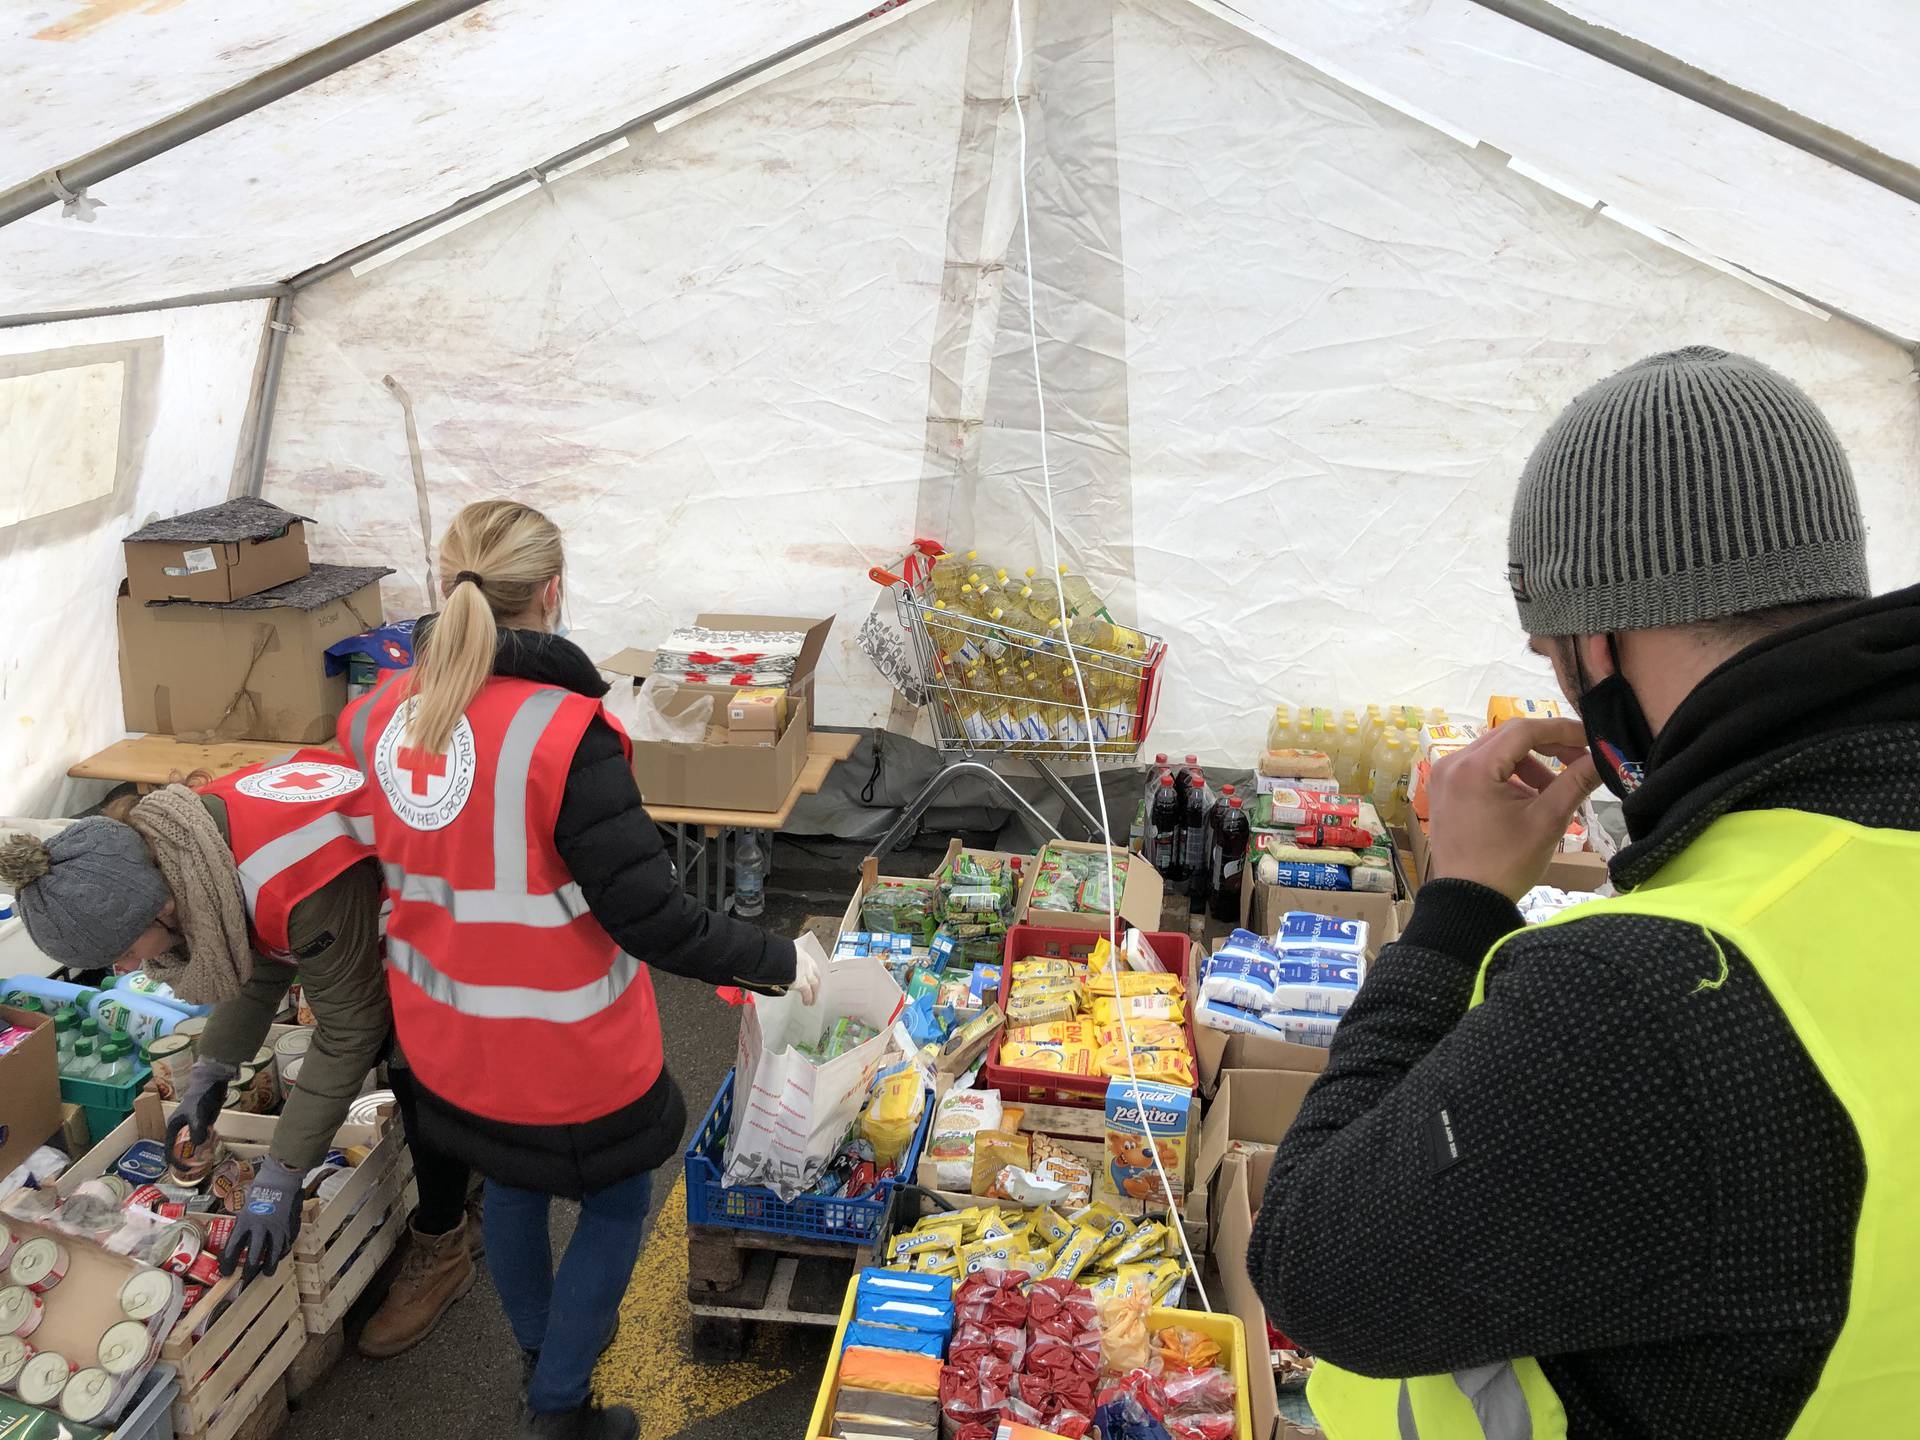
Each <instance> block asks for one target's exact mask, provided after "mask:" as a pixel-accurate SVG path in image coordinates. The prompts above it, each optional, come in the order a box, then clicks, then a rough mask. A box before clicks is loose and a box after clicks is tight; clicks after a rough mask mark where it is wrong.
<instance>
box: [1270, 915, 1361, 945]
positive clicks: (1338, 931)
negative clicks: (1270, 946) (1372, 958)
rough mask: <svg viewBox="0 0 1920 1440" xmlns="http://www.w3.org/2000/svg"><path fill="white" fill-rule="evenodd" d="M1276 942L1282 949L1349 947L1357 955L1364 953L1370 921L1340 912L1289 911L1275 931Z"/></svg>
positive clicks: (1274, 941) (1282, 917)
mask: <svg viewBox="0 0 1920 1440" xmlns="http://www.w3.org/2000/svg"><path fill="white" fill-rule="evenodd" d="M1273 943H1274V944H1275V945H1277V946H1279V947H1280V948H1281V949H1282V950H1286V949H1289V948H1291V947H1292V946H1295V945H1311V946H1314V947H1315V948H1317V949H1321V950H1349V951H1351V952H1353V953H1354V954H1355V955H1364V954H1366V953H1367V922H1366V921H1364V920H1347V919H1343V918H1341V917H1340V916H1338V915H1315V914H1314V913H1313V912H1312V911H1310V910H1289V911H1288V912H1287V913H1286V914H1284V915H1282V916H1281V917H1280V928H1279V929H1278V930H1276V931H1275V932H1274V936H1273Z"/></svg>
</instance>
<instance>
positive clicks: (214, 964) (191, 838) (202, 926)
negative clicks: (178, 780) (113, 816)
mask: <svg viewBox="0 0 1920 1440" xmlns="http://www.w3.org/2000/svg"><path fill="white" fill-rule="evenodd" d="M127 823H128V824H129V825H131V826H133V828H134V829H135V830H137V831H138V832H139V833H140V838H141V839H142V840H145V841H146V842H147V848H148V849H150V850H152V851H153V858H154V863H156V864H157V865H159V867H160V874H161V876H162V877H163V878H164V879H165V880H166V882H167V888H168V889H169V890H171V891H172V892H173V903H174V924H175V925H177V926H178V927H179V930H180V934H181V938H182V939H183V940H184V941H185V949H186V953H185V954H184V955H182V954H181V953H180V952H179V951H170V952H169V953H167V954H165V955H162V956H161V957H160V958H159V959H157V960H149V961H148V962H147V966H146V969H147V973H148V974H150V975H152V976H153V977H154V978H155V979H156V980H164V981H166V982H167V984H169V985H171V986H172V987H173V993H174V994H176V995H178V996H179V997H180V998H181V999H182V1000H185V1001H186V1002H187V1003H188V1004H190V1005H217V1004H219V1003H220V1002H221V1001H222V1000H225V999H226V998H227V997H229V996H231V995H236V994H238V993H239V991H240V987H241V986H242V985H244V984H246V983H247V978H248V977H249V976H250V975H252V974H253V946H252V944H251V942H250V941H249V939H248V936H247V902H246V897H245V896H244V895H243V894H242V893H241V890H240V871H239V869H238V868H237V867H236V866H235V865H234V863H233V851H232V849H231V848H230V847H229V846H228V844H227V841H226V837H225V836H223V835H221V833H220V827H219V826H218V825H217V824H215V823H214V819H213V816H212V815H210V814H208V813H207V807H206V806H205V805H203V804H202V803H201V801H200V797H199V796H198V795H196V794H194V793H193V791H191V790H189V789H188V788H187V787H186V786H184V785H168V786H166V787H165V788H164V789H161V790H156V791H154V792H153V793H152V794H151V795H148V796H146V797H145V798H144V799H142V800H141V801H140V803H139V804H137V805H135V806H134V807H133V810H132V812H131V813H130V814H129V815H128V816H127Z"/></svg>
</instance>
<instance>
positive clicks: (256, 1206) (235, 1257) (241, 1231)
mask: <svg viewBox="0 0 1920 1440" xmlns="http://www.w3.org/2000/svg"><path fill="white" fill-rule="evenodd" d="M303 1178H304V1177H303V1176H302V1175H301V1173H300V1172H299V1171H298V1170H295V1169H292V1168H291V1167H289V1166H286V1165H282V1164H281V1163H280V1162H279V1161H278V1160H276V1159H274V1158H273V1157H272V1156H271V1155H269V1156H267V1158H266V1159H264V1160H262V1161H261V1162H260V1168H259V1170H257V1171H256V1172H254V1177H253V1184H251V1185H249V1186H248V1187H247V1198H246V1202H245V1203H244V1204H242V1205H241V1207H240V1213H239V1214H238V1215H236V1216H235V1217H234V1221H233V1234H232V1236H231V1237H230V1238H229V1239H228V1240H227V1248H226V1249H225V1250H223V1251H221V1252H220V1273H221V1274H222V1275H231V1274H232V1273H233V1270H234V1267H235V1266H236V1265H238V1264H239V1263H240V1258H241V1256H243V1255H244V1256H245V1257H246V1261H247V1273H246V1278H247V1279H248V1280H251V1279H253V1277H254V1276H256V1275H261V1274H265V1275H271V1274H272V1273H273V1272H274V1271H275V1270H277V1269H279V1268H280V1262H281V1261H282V1260H284V1259H286V1258H287V1256H288V1255H289V1254H291V1253H292V1251H293V1242H294V1240H295V1239H296V1238H297V1237H298V1236H299V1234H300V1202H301V1195H300V1182H301V1181H302V1179H303Z"/></svg>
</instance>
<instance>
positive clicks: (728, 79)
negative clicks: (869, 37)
mask: <svg viewBox="0 0 1920 1440" xmlns="http://www.w3.org/2000/svg"><path fill="white" fill-rule="evenodd" d="M912 3H914V0H892V3H890V4H882V5H879V6H877V7H875V8H874V9H872V10H870V11H867V12H864V13H862V14H859V15H856V16H854V17H853V19H851V20H846V21H842V22H841V23H840V24H838V25H835V26H833V27H832V28H830V29H827V30H823V31H821V32H820V33H819V34H818V35H813V36H809V37H808V38H807V39H805V40H801V41H797V42H795V43H794V44H792V45H788V46H787V47H785V48H784V49H781V50H776V51H775V52H774V53H773V54H771V55H768V56H766V57H764V58H763V59H760V60H756V61H754V62H753V63H752V64H751V65H745V66H742V67H741V68H740V69H738V70H735V71H734V72H733V73H732V74H730V75H723V76H721V77H720V78H719V79H718V80H715V81H713V82H712V83H710V84H707V85H702V86H701V87H700V88H699V89H698V90H694V91H692V92H691V93H689V94H686V95H681V96H678V97H677V98H675V99H673V100H669V101H668V102H667V103H666V104H664V105H659V106H656V107H655V108H653V109H652V110H649V111H647V112H646V113H645V114H644V115H636V116H635V117H634V118H633V119H631V120H628V121H626V122H625V123H623V124H621V125H617V126H615V127H614V128H613V129H611V130H604V131H602V132H601V133H600V134H598V135H595V136H594V137H592V138H591V139H589V140H583V141H581V142H580V143H579V144H578V145H574V146H570V147H569V148H567V149H565V150H562V151H561V152H560V153H559V154H558V155H555V156H553V157H551V158H550V159H547V160H543V161H542V162H541V163H540V164H538V165H535V166H532V167H530V168H528V169H525V170H521V171H519V172H518V173H516V174H514V175H511V176H509V177H508V178H506V179H505V180H501V181H499V182H497V183H496V184H493V185H489V186H488V187H487V188H486V189H484V190H476V191H475V192H474V193H473V194H471V195H467V196H463V197H462V198H461V199H458V200H456V201H454V202H453V203H452V204H451V205H446V206H443V207H441V208H440V209H438V210H436V211H434V212H433V213H432V214H431V215H424V216H422V217H421V218H420V219H418V220H411V221H409V222H408V223H406V224H405V225H400V226H397V227H395V228H394V229H392V230H389V231H387V233H386V234H384V235H376V236H375V237H374V238H373V239H371V240H368V241H366V242H365V243H363V244H360V245H356V246H354V247H353V248H352V249H351V250H346V251H343V252H341V253H340V254H338V255H336V256H334V257H333V259H331V260H325V261H322V262H321V263H320V264H318V265H315V266H313V267H311V268H310V269H307V270H303V271H301V272H300V273H299V274H297V275H294V276H292V277H291V278H290V279H289V280H288V281H287V283H288V284H289V285H291V286H292V287H293V288H294V289H295V290H304V289H306V287H307V286H309V285H313V284H317V283H318V282H320V281H322V280H325V279H328V278H329V277H331V276H334V275H338V274H339V273H340V272H341V271H342V270H348V269H351V268H352V267H353V266H355V265H358V264H360V263H361V262H362V261H365V260H370V259H372V258H373V257H374V256H375V255H378V254H380V253H381V252H382V251H384V250H389V249H391V248H392V247H394V246H395V245H399V244H403V243H404V242H406V241H408V240H411V239H412V238H413V237H414V236H416V235H418V234H421V233H422V232H423V231H427V230H431V229H433V228H434V227H435V226H438V225H444V224H446V223H447V222H448V221H449V220H457V219H459V218H460V217H461V216H462V215H464V214H466V213H467V212H468V211H469V210H474V209H478V208H479V207H480V206H482V205H485V204H486V203H487V202H488V201H489V200H495V199H498V198H499V197H500V196H502V195H504V194H506V193H507V192H508V191H509V190H512V189H514V188H515V187H516V186H519V185H524V184H526V183H527V181H528V180H529V179H533V180H536V181H538V182H539V183H540V184H543V185H544V184H546V183H547V177H548V175H549V174H551V173H552V172H553V171H555V170H558V169H560V168H561V167H562V166H564V165H569V164H571V163H573V162H574V161H575V160H578V159H580V158H581V157H582V156H584V155H589V154H591V153H592V152H593V151H595V150H599V149H602V148H604V147H606V146H608V145H611V144H612V143H613V142H614V141H616V140H627V141H633V140H635V139H637V138H638V134H637V132H639V131H640V130H643V129H645V128H646V127H647V126H649V125H651V124H653V123H654V121H656V120H662V119H665V118H666V117H667V116H669V115H672V114H673V113H675V112H676V111H679V110H684V109H686V108H687V107H688V106H689V105H697V104H699V103H700V102H701V101H702V100H706V99H708V98H710V97H712V96H714V95H717V94H719V93H720V92H721V91H723V90H727V89H730V88H731V87H733V86H735V85H738V84H740V83H741V82H742V81H745V80H751V79H752V78H753V77H754V76H756V75H759V74H761V73H762V72H763V71H766V70H771V69H772V68H773V67H774V66H776V65H784V64H785V63H786V62H787V61H789V60H791V59H793V58H794V57H796V56H799V55H804V54H805V53H806V52H807V51H809V50H812V49H814V48H815V47H817V46H820V45H824V44H826V43H827V42H829V41H831V40H836V39H838V38H839V37H840V36H842V35H844V34H846V33H847V32H848V31H849V30H853V29H856V28H858V27H859V26H862V25H865V24H866V23H867V22H868V21H870V20H873V19H875V18H876V17H878V16H880V15H882V14H885V13H888V12H891V11H894V10H899V9H904V8H905V7H906V6H907V5H910V4H912Z"/></svg>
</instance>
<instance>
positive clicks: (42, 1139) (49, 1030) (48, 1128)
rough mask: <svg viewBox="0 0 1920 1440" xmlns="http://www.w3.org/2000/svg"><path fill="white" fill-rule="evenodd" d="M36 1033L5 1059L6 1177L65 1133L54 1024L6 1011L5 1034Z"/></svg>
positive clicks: (0, 1010)
mask: <svg viewBox="0 0 1920 1440" xmlns="http://www.w3.org/2000/svg"><path fill="white" fill-rule="evenodd" d="M9 1025H19V1026H23V1027H25V1028H26V1029H28V1030H31V1031H33V1034H31V1035H29V1036H28V1037H27V1038H26V1039H25V1040H22V1041H21V1042H20V1043H19V1044H18V1045H16V1046H14V1047H13V1049H11V1050H9V1051H8V1052H7V1053H6V1054H4V1055H0V1175H5V1174H7V1173H8V1172H9V1171H11V1170H12V1169H13V1167H14V1166H16V1165H18V1164H19V1163H20V1162H21V1161H22V1160H25V1159H26V1158H27V1156H29V1155H31V1154H32V1153H33V1152H34V1150H35V1149H36V1148H38V1147H39V1146H41V1145H44V1144H46V1143H47V1141H48V1140H49V1139H50V1138H51V1137H53V1136H55V1135H58V1134H59V1133H60V1060H59V1056H58V1055H57V1054H56V1053H55V1051H54V1044H53V1018H52V1017H51V1016H49V1015H36V1014H35V1013H34V1012H33V1011H31V1010H16V1009H15V1008H14V1007H13V1006H11V1005H0V1029H4V1028H6V1027H7V1026H9Z"/></svg>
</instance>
